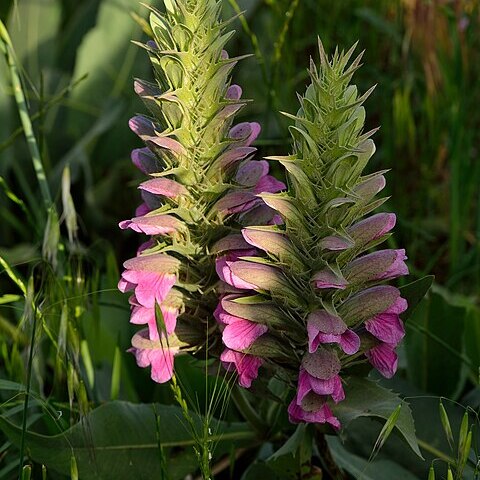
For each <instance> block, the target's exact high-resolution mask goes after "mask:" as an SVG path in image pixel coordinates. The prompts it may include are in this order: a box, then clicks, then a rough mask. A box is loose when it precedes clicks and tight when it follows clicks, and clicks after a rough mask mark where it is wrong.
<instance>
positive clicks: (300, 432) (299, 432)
mask: <svg viewBox="0 0 480 480" xmlns="http://www.w3.org/2000/svg"><path fill="white" fill-rule="evenodd" d="M311 456H312V431H311V429H310V428H309V426H308V425H306V424H300V425H298V426H297V428H296V430H295V432H294V434H293V435H292V436H291V437H290V438H289V439H288V440H287V441H286V442H285V443H284V444H283V445H282V446H281V447H280V448H279V449H278V450H277V451H276V452H274V453H273V455H271V456H270V457H269V458H268V459H267V461H266V464H267V465H268V466H269V467H270V468H271V469H272V470H274V471H275V472H277V475H280V474H281V475H283V476H285V477H286V478H291V479H292V480H295V479H297V478H299V477H300V476H302V474H304V473H308V471H309V465H310V463H311ZM305 467H306V468H307V471H306V472H304V471H303V468H305Z"/></svg>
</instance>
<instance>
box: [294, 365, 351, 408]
mask: <svg viewBox="0 0 480 480" xmlns="http://www.w3.org/2000/svg"><path fill="white" fill-rule="evenodd" d="M310 392H313V393H315V394H317V395H321V396H324V397H325V400H326V399H327V397H328V396H331V397H332V400H333V401H334V402H335V403H338V402H341V401H342V400H344V399H345V393H344V391H343V386H342V380H341V378H340V375H334V376H333V377H330V378H329V379H328V380H321V379H319V378H315V377H314V376H313V375H310V374H309V373H308V372H307V371H306V370H304V369H303V368H302V369H300V374H299V375H298V389H297V402H299V403H298V404H299V405H301V402H302V400H303V399H304V398H305V397H306V396H307V395H308V394H309V393H310Z"/></svg>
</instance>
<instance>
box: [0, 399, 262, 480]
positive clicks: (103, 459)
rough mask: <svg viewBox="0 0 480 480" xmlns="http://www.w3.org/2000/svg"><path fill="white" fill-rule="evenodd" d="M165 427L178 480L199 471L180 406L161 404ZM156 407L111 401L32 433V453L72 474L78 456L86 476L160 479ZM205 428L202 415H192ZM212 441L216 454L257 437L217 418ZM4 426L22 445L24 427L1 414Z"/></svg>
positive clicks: (28, 438)
mask: <svg viewBox="0 0 480 480" xmlns="http://www.w3.org/2000/svg"><path fill="white" fill-rule="evenodd" d="M155 412H156V413H157V415H159V416H160V420H161V425H162V438H161V441H162V447H163V448H165V449H167V448H171V447H176V448H175V450H170V452H169V453H168V454H167V458H168V459H169V464H168V468H169V473H170V476H171V478H172V480H175V479H183V478H184V477H185V476H186V475H187V474H189V473H191V472H194V471H195V470H196V468H197V463H196V460H195V457H194V454H193V451H192V449H191V447H192V445H193V444H194V441H193V440H192V438H191V435H190V433H189V431H188V430H187V428H186V427H185V425H184V422H183V419H182V413H181V411H180V409H179V408H178V407H176V406H167V405H155ZM155 412H154V409H153V406H152V405H147V404H132V403H128V402H110V403H107V404H105V405H102V406H101V407H99V408H97V409H95V410H93V411H92V412H91V413H90V414H88V415H87V416H86V417H84V418H83V419H82V420H81V421H80V422H79V423H77V424H76V425H74V426H73V427H72V428H70V429H69V430H67V431H65V432H63V433H60V434H58V435H54V436H46V435H41V434H38V433H34V432H32V431H27V433H26V435H25V442H26V447H27V449H28V452H29V455H30V457H31V458H32V459H33V460H34V461H35V462H38V463H42V464H44V465H46V466H47V468H48V469H52V470H56V471H57V472H59V473H62V474H64V475H70V471H71V470H70V469H71V458H72V454H73V455H74V456H75V459H76V463H77V466H78V474H79V478H81V479H82V480H90V479H101V480H122V479H126V480H127V479H128V480H130V479H131V478H136V479H145V480H147V479H151V478H160V475H159V472H160V461H159V452H158V441H157V436H156V419H155ZM192 416H193V418H194V421H195V423H196V424H197V425H198V427H199V428H201V427H202V425H203V423H202V422H203V420H202V418H201V417H199V416H196V415H194V414H192ZM211 428H212V431H213V434H212V437H211V440H212V441H213V442H214V444H215V443H216V442H219V443H218V445H217V448H216V450H215V452H214V454H221V453H224V452H226V451H229V448H230V447H231V445H232V442H235V445H236V446H237V445H239V444H241V443H242V441H248V440H250V441H251V439H252V437H253V434H252V432H251V431H250V430H249V429H248V427H247V426H246V425H245V424H239V423H236V424H227V423H225V422H219V421H217V422H212V427H211ZM0 429H1V430H2V431H3V432H4V433H5V435H6V436H7V437H8V438H9V440H11V441H12V443H14V444H16V445H18V444H19V442H20V439H21V435H22V429H21V427H19V426H17V425H15V424H13V423H12V422H11V421H10V420H8V419H7V418H6V417H5V416H3V415H2V416H0Z"/></svg>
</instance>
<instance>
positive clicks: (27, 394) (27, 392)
mask: <svg viewBox="0 0 480 480" xmlns="http://www.w3.org/2000/svg"><path fill="white" fill-rule="evenodd" d="M36 330H37V308H36V306H34V310H33V325H32V336H31V338H30V351H29V354H28V365H27V383H26V388H25V401H24V403H23V420H22V437H21V439H20V464H19V467H18V478H22V470H23V455H24V452H25V434H26V431H27V412H28V400H29V398H30V383H31V379H32V367H33V349H34V345H35V333H36Z"/></svg>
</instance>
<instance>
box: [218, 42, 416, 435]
mask: <svg viewBox="0 0 480 480" xmlns="http://www.w3.org/2000/svg"><path fill="white" fill-rule="evenodd" d="M319 48H320V58H321V62H320V67H319V68H318V69H317V67H316V66H315V65H314V64H313V63H312V65H311V67H310V78H311V84H310V85H309V86H308V88H307V90H306V92H305V94H304V95H303V96H302V97H301V98H300V104H301V108H300V110H299V111H298V113H297V115H287V116H288V117H290V118H291V119H292V120H294V122H295V124H294V125H293V126H292V127H291V128H290V132H291V135H292V137H293V148H294V151H293V154H292V155H290V156H286V157H271V158H270V159H271V160H277V161H278V162H280V163H281V164H282V165H283V166H284V167H285V169H286V172H287V178H288V181H289V188H288V191H287V192H282V193H263V194H260V195H259V197H260V198H262V199H263V201H264V202H265V203H266V204H267V205H268V206H270V207H271V208H272V209H274V210H275V211H276V212H277V214H278V215H279V216H280V217H281V219H282V225H281V226H280V225H271V226H249V227H247V228H244V229H243V230H242V234H243V244H241V242H239V243H238V244H237V245H234V246H233V248H231V249H230V250H229V251H228V252H227V254H224V255H222V256H220V257H219V258H218V260H217V270H218V272H219V275H220V277H221V279H222V280H223V281H224V282H225V283H226V284H228V285H229V286H230V288H233V289H234V290H233V291H232V292H231V293H229V294H228V295H225V296H223V298H222V299H221V301H220V304H219V306H218V307H217V310H216V317H217V319H218V321H219V322H220V323H222V324H223V325H224V329H223V334H222V335H223V343H224V344H225V347H226V350H225V351H224V353H223V355H222V359H223V360H224V362H225V363H226V366H227V367H228V368H236V370H237V372H238V376H239V383H240V385H242V386H244V387H249V386H250V385H251V383H252V381H253V380H254V379H255V378H256V377H257V376H258V374H259V368H260V366H261V365H265V367H271V368H272V370H274V371H275V372H279V371H281V372H284V374H283V376H284V377H286V378H289V379H290V382H291V384H292V386H294V387H295V388H296V394H295V396H294V398H293V400H292V401H291V403H290V405H289V407H288V413H289V416H290V420H291V421H292V422H294V423H296V422H315V423H329V424H331V425H332V426H333V427H335V428H339V427H340V423H339V421H338V419H337V418H336V417H335V415H334V413H333V411H332V406H334V405H335V404H336V403H338V402H341V401H342V400H343V399H344V398H345V393H344V389H343V383H344V382H345V381H348V375H352V372H351V368H350V367H351V366H353V365H355V364H358V363H359V362H362V361H367V360H368V361H369V362H370V363H371V364H372V365H373V366H374V367H375V368H376V369H377V370H378V371H379V372H380V373H381V374H382V375H384V376H385V377H387V378H389V377H391V376H393V375H394V373H395V371H396V368H397V355H396V353H395V347H396V346H397V345H398V343H399V342H400V341H401V339H402V337H403V336H404V328H403V324H402V322H401V320H400V318H399V314H400V313H402V312H403V311H405V310H406V308H407V302H406V301H405V300H404V299H403V298H402V297H401V296H400V291H399V290H398V289H397V288H395V287H393V286H390V285H385V282H386V281H388V280H391V279H394V278H396V277H399V276H401V275H405V274H407V273H408V269H407V266H406V264H405V259H406V256H405V251H404V250H403V249H398V250H390V249H386V250H377V251H372V250H373V249H374V247H376V246H377V245H379V244H380V243H382V242H383V241H385V240H386V239H387V238H388V236H389V235H390V233H389V232H390V231H391V230H392V228H393V227H394V225H395V215H394V214H392V213H377V214H374V215H370V216H368V215H369V214H370V213H371V212H372V211H373V210H375V209H376V208H377V207H379V206H380V205H381V204H382V203H383V202H384V201H385V198H380V199H375V197H376V195H377V194H378V193H379V192H380V191H381V190H382V189H383V188H384V186H385V178H384V176H383V173H384V172H377V173H373V174H370V175H363V174H362V173H363V171H364V169H365V167H366V165H367V163H368V161H369V159H370V157H371V156H372V155H373V153H374V151H375V145H374V143H373V141H372V140H371V138H370V137H371V136H372V134H373V133H374V131H370V132H366V133H364V131H363V129H364V121H365V109H364V107H363V106H362V105H363V103H364V102H365V100H366V99H367V97H368V96H369V94H370V93H371V91H372V90H373V89H370V90H369V91H367V92H366V93H365V94H363V95H360V94H359V93H358V90H357V87H356V86H355V85H350V80H351V78H352V75H353V74H354V72H355V71H356V70H357V69H358V68H359V65H360V59H361V55H359V56H358V57H357V58H356V59H354V60H353V61H352V62H350V58H351V55H352V53H353V50H354V47H353V48H352V49H351V50H349V51H348V52H346V53H344V52H342V53H339V52H338V51H336V52H335V54H334V55H333V57H332V58H330V59H329V58H327V56H326V54H325V52H324V50H323V46H322V44H321V43H320V44H319Z"/></svg>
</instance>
